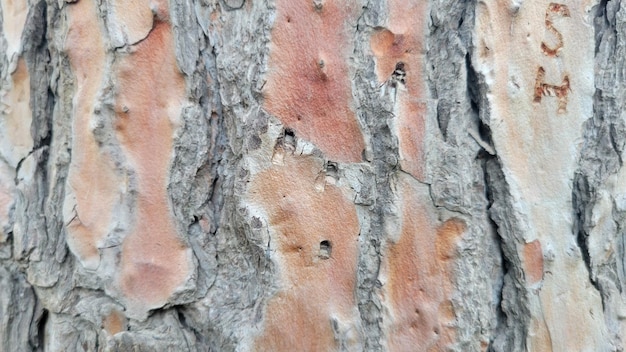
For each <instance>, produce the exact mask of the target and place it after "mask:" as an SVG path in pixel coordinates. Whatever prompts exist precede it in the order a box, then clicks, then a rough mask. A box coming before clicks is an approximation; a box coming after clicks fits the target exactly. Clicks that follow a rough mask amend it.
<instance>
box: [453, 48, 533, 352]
mask: <svg viewBox="0 0 626 352" xmlns="http://www.w3.org/2000/svg"><path fill="white" fill-rule="evenodd" d="M472 50H476V49H475V48H474V47H473V48H472ZM465 65H466V67H467V72H468V75H467V91H468V94H469V96H470V100H471V106H472V110H474V111H476V112H477V117H478V121H477V124H478V135H479V136H480V138H481V139H482V140H483V141H484V142H485V143H486V144H487V145H489V146H494V144H493V141H492V135H491V129H490V126H489V121H490V116H489V114H490V111H491V110H490V108H489V100H488V99H487V94H488V92H489V87H488V86H487V84H486V82H485V78H484V77H483V76H482V75H481V74H480V73H479V72H478V71H476V70H475V69H474V66H473V64H472V60H471V56H470V55H468V56H466V60H465ZM492 152H494V153H489V152H488V151H487V150H485V149H481V150H480V151H479V152H478V155H477V159H478V160H479V162H480V165H481V167H482V171H483V178H484V180H483V182H484V186H485V197H486V198H487V202H488V205H487V209H486V210H487V213H488V222H489V223H488V227H489V228H490V229H492V231H493V232H494V233H495V234H496V237H495V241H496V242H497V245H498V247H499V257H500V260H501V269H500V270H501V272H500V275H501V276H500V279H499V280H501V281H500V282H499V283H496V284H497V286H496V290H497V292H498V301H496V302H494V304H495V305H496V307H495V315H496V316H495V320H496V326H495V327H494V330H493V334H492V335H491V336H490V338H489V345H488V347H487V351H490V352H496V351H523V350H525V349H526V339H527V336H528V329H529V325H530V310H529V300H528V297H527V292H526V290H525V288H524V287H525V283H524V273H523V271H522V264H521V258H520V257H519V254H518V251H517V243H519V242H521V240H520V239H519V238H518V233H520V226H519V224H517V221H516V218H515V216H516V215H515V214H511V210H510V209H513V205H512V204H511V194H510V192H509V186H508V183H507V180H506V177H505V175H504V173H503V169H502V164H501V161H500V160H499V158H498V156H497V151H496V150H493V151H492ZM493 154H495V155H493Z"/></svg>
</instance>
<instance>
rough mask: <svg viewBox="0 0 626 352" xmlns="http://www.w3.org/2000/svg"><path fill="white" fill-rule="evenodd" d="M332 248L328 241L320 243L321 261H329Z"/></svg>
mask: <svg viewBox="0 0 626 352" xmlns="http://www.w3.org/2000/svg"><path fill="white" fill-rule="evenodd" d="M332 249H333V246H332V245H331V244H330V241H328V240H323V241H322V242H320V254H319V257H320V258H321V259H329V258H330V254H331V252H332Z"/></svg>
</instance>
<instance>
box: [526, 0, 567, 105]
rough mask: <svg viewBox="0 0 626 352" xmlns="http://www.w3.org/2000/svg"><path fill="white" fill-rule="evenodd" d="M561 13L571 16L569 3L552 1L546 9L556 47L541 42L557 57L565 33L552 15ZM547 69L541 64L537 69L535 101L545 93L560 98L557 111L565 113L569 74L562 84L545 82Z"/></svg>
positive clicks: (547, 21)
mask: <svg viewBox="0 0 626 352" xmlns="http://www.w3.org/2000/svg"><path fill="white" fill-rule="evenodd" d="M556 15H560V16H563V17H570V12H569V8H568V7H567V5H563V4H557V3H550V5H548V9H547V10H546V27H548V30H549V31H550V32H551V33H552V34H554V36H555V37H556V39H557V44H556V47H554V48H551V47H549V46H548V45H547V44H546V43H545V42H541V50H542V51H543V53H544V54H545V55H546V56H550V57H555V56H558V55H559V52H560V51H561V49H562V48H563V35H562V34H561V33H560V32H559V31H557V30H556V29H555V28H554V26H553V23H552V20H551V18H552V16H556ZM545 75H546V70H545V69H544V68H543V67H541V66H539V69H538V70H537V78H536V79H535V98H534V101H535V102H537V103H539V102H541V97H542V96H544V95H547V96H551V97H557V99H558V100H559V108H558V110H557V113H559V114H563V113H565V112H566V111H567V94H568V92H569V90H570V83H569V76H568V75H565V76H564V77H563V82H562V83H561V85H560V86H557V85H554V84H548V83H545V82H544V77H545Z"/></svg>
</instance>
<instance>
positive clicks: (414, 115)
mask: <svg viewBox="0 0 626 352" xmlns="http://www.w3.org/2000/svg"><path fill="white" fill-rule="evenodd" d="M427 9H428V3H427V2H425V1H421V0H414V1H406V0H391V1H389V25H388V27H387V28H380V29H379V30H377V31H375V32H374V33H373V34H372V37H371V40H370V47H371V49H372V52H373V53H374V57H375V58H376V74H377V75H378V80H379V82H380V83H381V84H382V83H383V82H385V81H386V80H388V79H389V77H390V76H391V74H392V73H393V71H394V69H395V67H396V64H397V63H399V62H402V63H403V64H404V69H405V71H406V79H405V80H406V85H404V86H403V85H400V86H399V89H398V91H397V92H396V93H395V94H396V99H397V102H398V111H397V112H398V116H397V133H398V137H399V152H400V165H401V166H402V169H403V170H405V171H407V172H408V173H410V174H411V175H413V176H414V177H416V178H418V179H420V180H423V178H424V158H425V154H424V133H425V117H426V99H427V95H426V91H427V90H426V89H427V88H426V86H425V83H424V82H425V79H424V78H423V74H424V73H423V68H422V66H423V61H424V49H423V46H424V45H423V38H424V23H426V20H425V19H426V16H427V13H426V12H427Z"/></svg>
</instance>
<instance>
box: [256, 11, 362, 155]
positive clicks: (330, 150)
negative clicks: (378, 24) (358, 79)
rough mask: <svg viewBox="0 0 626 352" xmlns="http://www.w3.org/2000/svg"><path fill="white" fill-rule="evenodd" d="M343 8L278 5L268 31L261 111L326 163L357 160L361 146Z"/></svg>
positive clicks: (350, 16) (348, 18) (347, 15)
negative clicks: (308, 144)
mask: <svg viewBox="0 0 626 352" xmlns="http://www.w3.org/2000/svg"><path fill="white" fill-rule="evenodd" d="M348 6H349V5H348V2H343V1H340V0H329V1H324V3H323V6H322V7H321V9H316V8H315V6H314V4H313V1H311V0H278V1H277V3H276V8H277V17H276V22H275V25H274V29H273V30H272V43H271V51H270V59H269V72H268V76H267V83H266V85H265V90H264V92H265V104H264V106H265V108H266V109H267V111H269V112H270V113H272V114H274V115H275V116H276V117H278V118H279V119H280V120H281V121H282V123H283V124H285V125H286V126H287V127H289V128H292V129H294V130H295V131H296V133H297V134H298V135H299V136H301V137H302V138H304V139H306V140H309V141H311V142H313V143H315V145H316V146H317V147H318V148H319V149H321V150H322V151H323V152H324V153H325V154H326V156H327V157H328V158H329V159H331V160H336V161H343V162H351V161H352V162H356V161H360V160H361V158H362V157H361V155H362V152H363V149H364V146H365V143H364V141H363V136H362V133H361V129H360V127H359V124H358V121H357V119H356V115H355V113H354V111H353V110H352V93H351V83H350V77H349V75H348V64H347V60H348V57H349V54H350V47H351V45H350V42H349V36H348V34H347V30H348V23H350V22H352V21H354V20H355V19H356V15H357V13H356V12H355V9H354V8H352V7H348Z"/></svg>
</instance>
